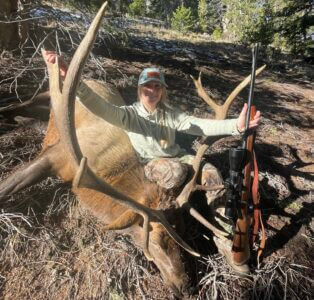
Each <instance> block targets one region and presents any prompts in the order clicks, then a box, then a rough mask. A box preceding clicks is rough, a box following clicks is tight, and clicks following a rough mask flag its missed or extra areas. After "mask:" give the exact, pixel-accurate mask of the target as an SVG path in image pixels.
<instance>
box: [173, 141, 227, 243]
mask: <svg viewBox="0 0 314 300" xmlns="http://www.w3.org/2000/svg"><path fill="white" fill-rule="evenodd" d="M208 147H209V146H208V145H205V144H203V145H201V146H200V148H199V149H198V150H197V154H196V156H195V158H194V161H193V170H194V174H193V177H192V179H191V180H190V181H189V182H188V184H186V186H185V187H184V189H183V190H182V192H181V194H180V195H179V196H178V197H177V199H176V201H177V203H178V205H179V206H180V207H183V208H185V209H186V210H187V211H189V213H190V214H191V216H192V217H194V218H195V219H196V220H197V221H199V222H200V223H201V224H203V225H204V226H205V227H206V228H208V229H209V230H211V231H212V232H213V233H214V234H215V235H216V236H217V237H221V236H228V233H226V232H224V231H221V230H219V229H218V228H216V227H214V226H213V225H212V224H210V223H209V222H208V221H207V220H206V219H205V218H204V217H203V216H202V215H201V214H200V213H198V212H197V211H196V210H195V209H194V208H193V207H192V206H191V205H190V203H189V198H190V196H191V194H192V193H193V192H194V191H196V190H206V191H215V190H223V189H224V188H225V187H224V185H216V186H211V187H207V186H202V185H198V184H196V179H197V176H198V173H199V169H200V166H201V160H202V157H203V156H204V154H205V152H206V150H207V149H208Z"/></svg>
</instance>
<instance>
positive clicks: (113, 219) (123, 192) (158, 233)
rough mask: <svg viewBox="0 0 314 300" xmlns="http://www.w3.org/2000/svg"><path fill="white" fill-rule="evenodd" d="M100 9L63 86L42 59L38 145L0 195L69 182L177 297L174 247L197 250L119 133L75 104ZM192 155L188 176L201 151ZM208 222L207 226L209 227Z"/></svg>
mask: <svg viewBox="0 0 314 300" xmlns="http://www.w3.org/2000/svg"><path fill="white" fill-rule="evenodd" d="M104 10H105V5H103V6H102V8H101V9H100V11H99V12H98V14H97V16H96V17H95V19H94V21H93V23H92V24H91V26H90V28H89V30H88V33H87V35H86V36H85V38H84V39H83V41H82V43H81V44H80V46H79V48H78V49H77V51H76V53H75V55H74V57H73V59H72V62H71V64H70V66H69V70H68V74H67V77H66V79H65V82H64V84H63V88H62V91H61V82H60V78H59V66H58V62H57V63H56V64H49V63H48V64H47V65H48V72H49V78H50V79H49V80H50V95H51V100H52V107H53V110H52V112H51V115H50V119H49V124H48V129H47V133H46V136H45V139H44V144H43V149H42V151H41V153H40V154H39V156H38V157H37V158H36V159H35V160H34V161H32V162H30V163H29V164H28V165H26V166H25V167H23V168H21V169H19V170H17V171H16V172H15V173H14V174H12V175H10V176H9V177H8V178H7V179H5V180H4V181H3V182H2V183H0V199H2V198H4V197H6V196H9V195H12V194H13V193H16V192H18V191H20V190H21V189H23V188H25V187H27V186H30V185H32V184H35V183H36V182H38V181H40V180H42V179H44V178H46V177H48V176H52V175H57V176H59V177H60V178H61V179H63V180H64V181H72V182H73V191H74V193H75V194H76V195H77V196H78V197H79V199H80V201H81V203H82V204H83V205H84V206H86V207H88V208H89V209H90V210H91V211H92V213H93V214H95V215H96V216H98V217H99V218H100V219H101V220H103V221H104V223H106V224H108V225H106V226H105V229H115V230H121V231H123V232H125V233H128V234H130V235H131V236H132V238H133V240H134V242H135V243H136V244H138V245H139V246H140V247H142V248H143V250H144V253H145V255H146V256H147V258H148V259H150V260H152V261H153V262H154V263H155V264H156V265H157V267H158V268H159V270H160V271H161V274H162V276H163V278H164V280H165V282H166V283H167V284H168V285H169V286H170V287H171V288H172V289H173V291H174V292H175V293H176V294H177V295H181V294H182V293H183V292H184V291H185V289H186V287H187V283H188V280H187V275H186V273H185V271H184V265H183V262H182V260H181V258H180V251H179V247H178V245H180V246H182V247H183V248H184V249H186V250H187V251H189V252H190V253H192V254H194V255H198V253H196V252H195V251H193V249H191V248H190V247H189V246H188V245H187V244H186V243H185V242H184V241H183V240H182V239H181V238H180V236H179V235H178V234H177V233H176V232H175V231H174V230H173V228H172V227H171V226H170V225H169V223H168V221H167V220H166V218H165V217H164V215H163V213H162V211H160V210H158V207H159V205H160V203H161V199H162V194H161V193H162V191H161V190H160V189H159V188H158V186H157V185H156V184H152V183H150V182H148V181H147V180H146V179H145V176H144V172H143V167H142V165H141V164H140V163H139V161H138V159H137V156H136V154H135V151H134V150H133V148H132V146H131V143H130V141H129V138H128V136H127V135H126V133H125V132H124V131H123V130H121V129H119V128H117V127H114V126H112V125H110V124H109V123H107V122H105V121H104V120H102V119H99V118H97V117H95V116H94V115H93V114H91V113H90V112H89V111H87V110H86V109H85V108H84V107H83V106H82V105H81V104H80V103H79V102H78V101H76V102H75V95H76V89H77V86H78V84H79V81H80V74H81V71H82V68H83V66H84V63H85V61H86V59H87V57H88V55H89V51H90V49H91V47H92V44H93V41H94V39H95V36H96V33H97V30H98V27H99V25H100V22H101V18H102V15H103V13H104ZM87 84H88V85H89V86H90V87H91V88H92V89H93V90H94V91H95V92H96V93H97V94H99V95H100V96H101V97H102V98H103V99H104V101H109V102H111V103H113V104H115V105H124V101H123V99H122V97H121V96H120V94H119V92H118V91H117V90H116V89H115V88H114V87H112V86H109V85H101V84H99V83H98V82H95V81H88V82H87ZM199 84H200V80H199ZM200 87H201V84H200ZM199 91H200V89H199ZM202 96H203V95H201V97H202ZM235 96H236V95H233V99H234V98H235ZM231 102H232V101H231ZM209 105H211V103H209ZM227 109H228V108H227ZM227 109H226V110H227ZM74 112H75V113H74ZM203 150H204V148H203V149H202V151H203ZM203 152H204V151H203ZM197 157H198V159H197V160H198V161H196V163H195V174H196V173H197V172H198V169H199V161H200V159H201V155H198V156H197ZM194 189H195V176H194V177H193V180H192V181H191V184H190V186H189V188H188V191H187V190H186V189H185V193H184V194H183V195H180V197H179V198H178V199H180V201H179V204H180V205H182V204H183V203H187V201H188V198H189V196H190V193H191V192H192V191H193V190H194ZM205 223H206V222H205ZM203 224H204V222H203ZM204 225H205V226H207V225H208V224H207V225H206V224H204ZM207 227H209V228H210V229H212V228H211V227H210V224H209V225H208V226H207ZM212 230H214V229H212ZM218 234H219V232H218ZM169 235H170V236H171V237H172V238H169Z"/></svg>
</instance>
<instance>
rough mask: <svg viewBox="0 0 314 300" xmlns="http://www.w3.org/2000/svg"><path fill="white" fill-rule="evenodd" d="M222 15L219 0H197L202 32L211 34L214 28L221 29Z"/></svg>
mask: <svg viewBox="0 0 314 300" xmlns="http://www.w3.org/2000/svg"><path fill="white" fill-rule="evenodd" d="M222 16H223V11H222V2H221V0H199V3H198V20H199V26H200V30H201V31H202V32H206V33H209V34H212V33H213V32H214V31H215V30H216V28H217V29H222Z"/></svg>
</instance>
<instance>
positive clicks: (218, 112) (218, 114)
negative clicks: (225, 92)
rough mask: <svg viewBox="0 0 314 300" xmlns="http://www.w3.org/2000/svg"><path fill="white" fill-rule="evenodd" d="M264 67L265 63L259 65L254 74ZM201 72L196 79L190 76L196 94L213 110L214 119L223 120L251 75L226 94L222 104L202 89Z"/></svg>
mask: <svg viewBox="0 0 314 300" xmlns="http://www.w3.org/2000/svg"><path fill="white" fill-rule="evenodd" d="M265 68H266V65H264V66H262V67H260V68H259V69H257V70H256V73H255V75H256V76H257V75H258V74H260V73H261V72H262V71H263V70H264V69H265ZM201 76H202V72H200V74H199V76H198V79H197V80H196V79H195V78H194V77H193V76H191V78H192V79H193V82H194V85H195V87H196V90H197V94H198V95H199V96H200V97H201V98H202V99H203V100H204V101H205V102H206V103H207V104H208V105H209V106H210V107H211V108H212V109H213V110H214V112H215V119H216V120H224V119H226V117H227V113H228V110H229V108H230V106H231V104H232V102H233V101H234V99H235V98H236V97H237V96H238V95H239V93H240V92H241V91H242V90H243V89H244V88H245V87H246V86H247V85H248V84H249V83H250V81H251V75H249V76H247V77H246V78H245V79H244V80H243V81H242V82H241V83H240V84H239V85H238V86H237V87H236V88H235V89H234V90H233V91H232V93H231V94H230V95H229V96H228V98H227V99H226V101H225V103H224V104H223V105H219V104H217V103H216V102H215V101H214V100H213V99H212V98H211V97H210V96H209V95H208V94H207V93H206V91H205V90H204V88H203V85H202V81H201Z"/></svg>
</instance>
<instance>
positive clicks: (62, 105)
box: [47, 2, 200, 256]
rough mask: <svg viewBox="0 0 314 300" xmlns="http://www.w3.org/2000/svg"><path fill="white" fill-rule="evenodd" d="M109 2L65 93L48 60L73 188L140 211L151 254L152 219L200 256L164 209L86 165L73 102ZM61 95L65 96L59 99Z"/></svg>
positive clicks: (86, 41)
mask: <svg viewBox="0 0 314 300" xmlns="http://www.w3.org/2000/svg"><path fill="white" fill-rule="evenodd" d="M106 6H107V2H105V3H104V4H103V5H102V7H101V8H100V10H99V11H98V13H97V15H96V17H95V19H94V20H93V22H92V24H91V25H90V28H89V30H88V32H87V34H86V36H85V37H84V39H83V41H82V42H81V44H80V46H79V47H78V49H77V50H76V52H75V54H74V57H73V59H72V61H71V64H70V66H69V69H68V72H67V76H66V79H65V82H64V86H63V92H62V95H61V92H60V77H59V67H58V60H57V63H56V64H51V63H47V66H48V72H49V75H50V76H51V77H50V79H49V80H50V88H51V92H52V95H51V98H52V102H53V109H54V112H55V115H57V116H58V118H56V125H57V128H58V131H59V134H60V139H61V140H62V142H63V143H64V145H65V147H66V149H67V153H68V154H69V156H70V160H71V162H72V165H73V168H74V170H75V172H76V175H75V178H74V180H73V187H74V188H77V187H85V188H89V189H94V190H96V191H98V192H101V193H103V194H106V195H108V196H110V197H112V198H113V199H114V200H115V201H117V202H118V203H119V204H121V205H124V206H127V207H128V208H130V209H132V210H134V211H135V212H136V213H138V214H140V215H141V216H142V217H143V219H144V225H143V231H144V252H146V254H147V255H148V256H150V254H149V250H148V242H149V223H150V222H151V221H155V222H159V223H161V224H162V225H163V226H164V228H165V229H166V230H167V232H168V233H169V235H170V236H171V237H172V238H173V239H174V240H175V241H176V242H177V243H178V244H179V245H180V246H181V247H182V248H184V249H185V250H186V251H188V252H189V253H191V254H192V255H195V256H200V255H199V253H197V252H196V251H194V250H193V249H192V248H191V247H190V246H189V245H187V244H186V243H185V242H184V241H183V240H182V238H181V237H180V236H179V235H178V234H177V233H176V232H175V231H174V229H173V228H172V227H171V226H170V224H169V223H168V222H167V220H166V219H165V217H164V215H163V214H162V212H160V211H157V210H152V209H150V208H148V207H146V206H144V205H142V204H140V203H138V202H136V201H135V200H134V199H131V198H130V197H128V196H126V195H124V194H122V193H120V192H118V191H117V190H115V189H114V188H113V187H112V186H110V185H109V184H107V183H106V182H104V181H103V180H102V179H100V178H99V177H98V176H97V175H95V174H94V173H93V171H92V170H91V169H90V168H89V167H88V166H87V159H86V158H84V157H83V155H82V153H81V150H80V147H79V144H78V140H77V136H76V130H75V126H74V109H75V105H74V101H75V97H76V90H77V87H78V84H79V80H80V76H81V73H82V69H83V67H84V64H85V61H86V59H87V57H88V55H89V52H90V50H91V48H92V46H93V43H94V41H95V38H96V34H97V31H98V29H99V27H100V24H101V19H102V17H103V15H104V12H105V8H106ZM61 97H62V99H60V98H61Z"/></svg>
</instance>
